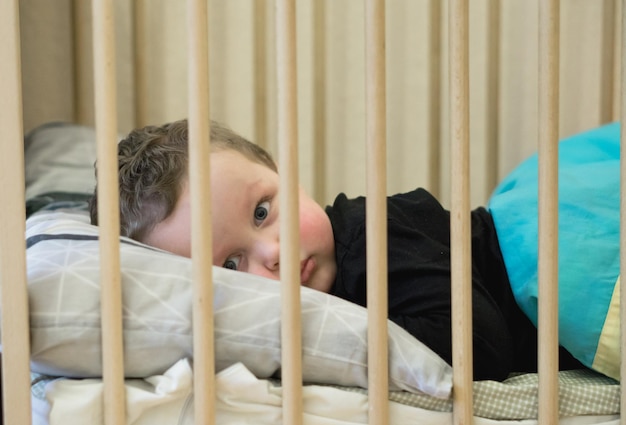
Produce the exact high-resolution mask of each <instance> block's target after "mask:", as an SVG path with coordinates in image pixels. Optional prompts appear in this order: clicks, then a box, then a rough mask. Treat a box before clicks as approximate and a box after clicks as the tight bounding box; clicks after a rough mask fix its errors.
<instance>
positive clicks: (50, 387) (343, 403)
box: [33, 360, 618, 425]
mask: <svg viewBox="0 0 626 425" xmlns="http://www.w3.org/2000/svg"><path fill="white" fill-rule="evenodd" d="M192 378H193V376H192V369H191V366H190V364H189V362H188V361H187V360H181V361H179V362H178V363H176V364H175V365H174V366H172V367H171V368H170V369H169V370H168V371H167V372H166V373H165V374H164V375H159V376H153V377H150V378H146V379H132V380H127V381H126V395H127V400H128V403H127V415H128V424H129V425H144V424H145V425H147V424H150V425H160V424H168V425H169V424H171V425H191V424H193V397H192V386H193V382H192V381H193V379H192ZM216 385H217V395H218V399H217V412H216V415H217V416H216V423H218V424H255V425H270V424H271V425H277V424H281V423H282V421H281V403H282V395H281V392H282V390H281V388H279V387H276V386H275V385H273V384H272V383H271V382H269V381H267V380H262V379H257V378H256V377H255V376H254V375H252V373H250V371H248V369H246V367H245V366H244V365H243V364H241V363H237V364H235V365H233V366H231V367H229V368H227V369H225V370H223V371H222V372H220V373H219V374H217V376H216ZM303 397H304V412H305V413H304V423H305V424H310V425H313V424H315V425H355V424H367V397H366V396H365V395H364V394H361V393H357V392H350V391H345V390H342V389H339V388H333V387H326V386H317V385H307V386H305V387H304V389H303ZM45 398H46V401H45V402H44V401H42V400H38V399H34V400H33V401H34V403H33V424H35V425H45V424H49V425H60V424H63V425H87V424H89V425H97V424H102V423H103V410H102V401H101V400H102V382H101V380H98V379H58V380H54V381H51V382H50V383H48V384H47V385H46V388H45ZM390 415H391V418H390V422H389V423H390V424H393V425H405V424H406V425H408V424H418V423H419V424H425V425H444V424H446V425H447V424H451V423H452V414H451V413H449V412H432V411H427V410H424V409H420V408H416V407H410V406H406V405H403V404H400V403H395V402H391V403H390ZM536 423H537V421H535V420H526V421H494V420H488V419H483V418H475V424H477V425H492V424H500V425H508V424H511V425H513V424H516V425H526V424H527V425H534V424H536ZM561 424H564V425H586V424H604V425H617V424H618V420H617V418H615V417H607V416H602V417H597V416H584V417H576V418H565V419H563V420H561Z"/></svg>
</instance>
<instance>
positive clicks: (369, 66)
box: [365, 0, 389, 425]
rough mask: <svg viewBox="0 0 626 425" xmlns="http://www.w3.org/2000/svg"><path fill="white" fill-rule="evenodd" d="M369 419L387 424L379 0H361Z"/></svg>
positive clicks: (384, 174) (381, 8) (382, 11)
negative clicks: (363, 36) (365, 177)
mask: <svg viewBox="0 0 626 425" xmlns="http://www.w3.org/2000/svg"><path fill="white" fill-rule="evenodd" d="M365 46H366V48H365V60H366V67H365V70H366V72H365V74H366V75H365V80H366V92H365V101H366V107H365V113H366V130H367V131H366V138H367V158H366V167H367V168H366V170H367V197H366V204H365V208H366V211H367V214H366V222H365V226H366V231H365V233H366V244H367V247H368V249H367V313H368V314H367V317H368V332H367V341H368V342H367V345H368V347H367V348H368V392H369V423H370V424H379V425H384V424H388V423H389V366H388V365H389V361H388V348H387V347H388V345H389V344H388V337H387V315H388V313H387V310H388V294H387V168H386V167H387V153H386V139H387V137H386V133H387V119H386V118H387V117H386V89H385V72H386V69H385V2H384V0H368V1H367V2H366V3H365Z"/></svg>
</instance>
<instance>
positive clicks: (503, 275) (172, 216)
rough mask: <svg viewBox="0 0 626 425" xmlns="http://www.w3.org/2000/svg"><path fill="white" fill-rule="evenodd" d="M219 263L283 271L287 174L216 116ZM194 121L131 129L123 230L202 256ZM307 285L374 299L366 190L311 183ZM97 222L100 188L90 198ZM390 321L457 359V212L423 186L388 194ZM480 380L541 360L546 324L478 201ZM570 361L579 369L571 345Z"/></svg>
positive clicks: (306, 200) (123, 163)
mask: <svg viewBox="0 0 626 425" xmlns="http://www.w3.org/2000/svg"><path fill="white" fill-rule="evenodd" d="M210 138H211V158H210V161H211V196H212V229H213V264H214V265H217V266H222V267H226V268H230V269H233V270H239V271H243V272H248V273H253V274H257V275H261V276H266V277H269V278H272V279H278V278H279V270H280V264H279V240H280V239H279V214H280V211H279V202H278V190H279V179H278V174H277V168H276V165H275V163H274V161H273V160H272V158H271V156H270V155H269V154H268V153H267V152H266V151H264V150H263V149H261V148H260V147H258V146H257V145H255V144H253V143H251V142H249V141H247V140H246V139H244V138H243V137H241V136H239V135H237V134H236V133H234V132H232V131H231V130H229V129H228V128H226V127H224V126H222V125H220V124H219V123H216V122H212V123H211V134H210ZM187 141H188V134H187V122H186V121H184V120H183V121H177V122H173V123H170V124H166V125H163V126H161V127H154V126H150V127H146V128H143V129H138V130H135V131H133V132H131V133H130V134H129V135H128V137H127V138H125V139H124V140H122V141H121V142H120V144H119V147H118V154H119V182H120V214H121V234H122V235H124V236H128V237H131V238H133V239H136V240H138V241H140V242H143V243H146V244H149V245H151V246H155V247H157V248H161V249H163V250H166V251H170V252H172V253H174V254H178V255H182V256H187V257H190V256H191V228H190V221H191V211H190V202H191V200H190V195H189V187H188V186H189V184H188V175H187V165H188V143H187ZM299 196H300V199H299V200H300V203H299V219H300V259H301V263H300V277H301V283H302V285H304V286H307V287H310V288H313V289H316V290H319V291H323V292H328V293H330V294H333V295H336V296H339V297H341V298H344V299H347V300H349V301H352V302H354V303H357V304H359V305H362V306H366V264H365V261H366V253H365V199H364V198H356V199H348V198H347V197H346V196H345V195H344V194H340V195H339V196H337V198H336V200H335V201H334V203H333V205H332V206H328V207H326V209H325V210H324V209H322V208H321V207H320V206H319V205H318V204H317V203H316V202H315V201H313V200H312V199H311V198H310V197H309V196H308V195H307V194H306V193H305V192H304V191H303V190H300V194H299ZM90 208H91V217H92V222H93V223H94V224H97V222H98V219H97V197H96V196H95V195H94V197H93V199H92V202H91V205H90ZM387 208H388V219H387V227H388V249H389V252H388V262H389V263H388V269H389V284H388V291H389V305H388V308H389V319H390V320H392V321H394V322H396V323H397V324H399V325H400V326H402V327H403V328H404V329H406V330H407V331H408V332H410V333H411V334H412V335H413V336H415V337H416V338H418V339H419V340H420V341H422V342H423V343H425V344H426V345H428V346H429V347H430V348H431V349H433V350H434V351H435V352H436V353H438V354H439V355H440V356H441V357H442V358H443V359H444V360H446V361H447V362H451V357H452V342H451V317H450V316H451V301H450V296H451V290H450V231H449V227H450V223H449V212H448V211H447V210H445V209H444V208H443V207H442V206H441V205H440V203H439V202H438V201H437V200H436V199H435V198H434V197H433V196H432V195H430V194H429V193H428V192H427V191H425V190H424V189H416V190H414V191H412V192H408V193H405V194H397V195H394V196H390V197H388V202H387ZM471 214H472V216H471V223H472V253H473V254H472V259H473V262H472V263H473V266H472V282H473V289H472V295H473V327H474V339H473V341H474V378H475V379H477V380H480V379H496V380H502V379H504V378H506V377H507V376H508V374H509V373H510V372H513V371H515V372H524V371H535V370H536V367H537V365H536V357H537V354H536V350H537V346H536V337H537V331H536V328H535V327H534V325H533V324H532V323H531V322H530V320H529V319H528V318H527V317H526V316H525V315H524V314H523V313H522V311H521V310H520V309H519V307H518V306H517V304H516V302H515V300H514V297H513V294H512V291H511V288H510V284H509V280H508V277H507V272H506V268H505V266H504V261H503V258H502V254H501V252H500V247H499V245H498V238H497V235H496V231H495V227H494V225H493V220H492V218H491V216H490V214H489V212H488V211H487V210H486V209H484V208H478V209H476V210H474V211H472V213H471ZM561 367H562V368H570V367H580V364H579V363H578V362H577V361H575V360H574V359H573V358H572V357H571V356H570V355H569V353H567V352H566V351H565V350H561Z"/></svg>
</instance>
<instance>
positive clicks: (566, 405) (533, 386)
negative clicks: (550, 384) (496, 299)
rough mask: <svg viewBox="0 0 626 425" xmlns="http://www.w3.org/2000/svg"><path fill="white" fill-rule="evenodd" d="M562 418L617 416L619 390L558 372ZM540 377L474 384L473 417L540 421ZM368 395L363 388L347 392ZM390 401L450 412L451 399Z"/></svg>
mask: <svg viewBox="0 0 626 425" xmlns="http://www.w3.org/2000/svg"><path fill="white" fill-rule="evenodd" d="M558 379H559V415H560V416H561V417H568V416H580V415H616V414H619V409H620V386H619V383H618V382H617V381H615V380H613V379H611V378H608V377H606V376H604V375H601V374H599V373H596V372H594V371H592V370H569V371H562V372H559V377H558ZM538 382H539V379H538V375H537V374H536V373H527V374H519V375H515V376H511V377H509V378H508V379H507V380H505V381H503V382H496V381H476V382H474V415H475V416H479V417H483V418H487V419H495V420H522V419H536V418H537V415H538V413H537V405H538V402H537V391H538ZM341 388H342V389H344V390H348V391H356V392H361V393H364V394H365V393H366V392H367V391H366V390H363V389H360V388H344V387H341ZM389 400H391V401H395V402H398V403H402V404H405V405H408V406H413V407H419V408H422V409H426V410H432V411H439V412H451V411H452V400H451V399H438V398H434V397H430V396H427V395H423V394H413V393H409V392H405V391H393V392H391V393H389Z"/></svg>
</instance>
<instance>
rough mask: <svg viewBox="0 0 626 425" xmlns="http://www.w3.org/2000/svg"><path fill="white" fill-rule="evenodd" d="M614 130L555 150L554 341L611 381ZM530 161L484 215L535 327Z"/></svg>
mask: <svg viewBox="0 0 626 425" xmlns="http://www.w3.org/2000/svg"><path fill="white" fill-rule="evenodd" d="M619 157H620V126H619V124H618V123H614V124H609V125H605V126H602V127H599V128H596V129H593V130H591V131H587V132H584V133H581V134H578V135H575V136H572V137H569V138H567V139H564V140H562V141H561V142H560V143H559V174H558V178H559V202H558V205H559V245H558V247H559V269H558V270H559V342H560V344H561V345H563V346H564V347H565V348H566V349H567V350H568V351H569V352H570V353H572V355H573V356H574V357H576V358H577V359H578V360H579V361H581V362H582V363H583V364H584V365H586V366H588V367H590V368H593V369H595V370H597V371H599V372H601V373H604V374H605V375H607V376H610V377H612V378H615V379H619V373H620V372H619V367H620V344H619V226H620V223H619V205H620V199H619V198H620V197H619V194H620V186H619V184H620V164H619ZM537 170H538V167H537V155H534V156H532V157H530V158H529V159H527V160H526V161H524V162H523V163H522V164H520V165H519V166H518V167H517V168H516V169H515V170H513V172H511V174H510V175H509V176H507V177H506V178H505V179H504V180H503V181H502V183H501V184H500V185H499V186H498V187H497V188H496V190H495V192H494V194H493V195H492V197H491V199H490V201H489V203H488V208H489V210H490V211H491V214H492V215H493V219H494V222H495V226H496V231H497V234H498V239H499V242H500V246H501V248H502V253H503V256H504V261H505V264H506V268H507V272H508V274H509V279H510V281H511V286H512V289H513V293H514V295H515V298H516V300H517V303H518V304H519V306H520V307H521V308H522V310H523V311H524V312H525V313H526V314H527V315H528V317H529V318H530V319H531V320H532V321H533V322H534V323H535V325H536V324H537V294H538V288H537V259H538V250H537V245H538V242H537V238H538V231H537V227H538V226H537V222H538V216H537V214H538V213H537V198H538V196H537V193H538V173H537Z"/></svg>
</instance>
